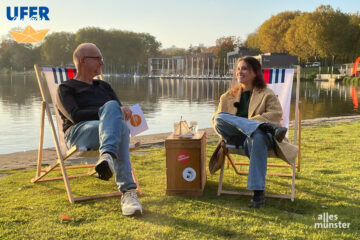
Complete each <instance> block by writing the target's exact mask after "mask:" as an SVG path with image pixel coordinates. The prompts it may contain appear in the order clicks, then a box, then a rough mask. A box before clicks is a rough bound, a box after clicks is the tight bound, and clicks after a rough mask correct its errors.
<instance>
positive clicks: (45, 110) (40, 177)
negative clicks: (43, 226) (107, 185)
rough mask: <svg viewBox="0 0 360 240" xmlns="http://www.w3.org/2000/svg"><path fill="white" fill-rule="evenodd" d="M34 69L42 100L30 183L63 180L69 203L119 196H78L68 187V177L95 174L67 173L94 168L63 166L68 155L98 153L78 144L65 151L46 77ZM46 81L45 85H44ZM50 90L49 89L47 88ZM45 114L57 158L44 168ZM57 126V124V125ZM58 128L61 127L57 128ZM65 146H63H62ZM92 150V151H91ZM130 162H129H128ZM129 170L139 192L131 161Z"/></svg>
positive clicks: (110, 194)
mask: <svg viewBox="0 0 360 240" xmlns="http://www.w3.org/2000/svg"><path fill="white" fill-rule="evenodd" d="M34 69H35V74H36V78H37V81H38V84H39V89H40V93H41V98H42V102H41V116H40V136H39V146H38V158H37V168H36V175H35V177H34V178H33V179H31V182H32V183H36V182H43V181H53V180H61V179H63V180H64V183H65V189H66V193H67V196H68V199H69V201H70V203H75V202H79V201H86V200H91V199H98V198H106V197H115V196H121V195H122V193H121V192H113V193H105V194H97V195H90V196H80V197H74V196H73V193H72V191H71V187H70V183H69V179H70V178H77V177H83V176H91V175H93V174H95V173H96V172H95V171H94V170H92V171H89V172H88V173H83V174H76V175H70V176H69V175H68V174H67V171H66V170H67V169H78V168H94V167H95V164H85V165H75V166H65V160H67V159H68V158H69V157H71V156H72V155H73V154H74V153H75V152H77V151H85V152H84V154H83V156H90V155H92V153H93V154H98V151H86V150H85V149H79V147H78V146H73V147H71V148H70V149H68V150H67V151H66V149H67V148H66V146H65V143H64V139H63V138H62V139H61V138H60V135H63V134H61V133H60V131H61V130H59V132H58V133H57V132H56V129H55V125H54V122H53V119H52V116H51V111H50V106H49V104H50V103H53V101H50V100H51V98H50V99H49V98H48V96H47V95H46V93H45V89H47V88H48V83H47V80H46V79H43V78H45V77H43V76H42V75H43V68H41V67H39V66H37V65H36V64H35V65H34ZM100 79H101V80H103V77H102V75H100ZM45 83H46V85H45ZM48 90H49V91H50V89H48ZM53 107H54V110H55V114H58V112H57V108H56V106H55V104H54V103H53ZM45 114H46V117H47V119H48V121H49V125H50V130H51V133H52V138H53V141H54V144H55V150H56V155H57V159H56V160H55V161H54V162H53V163H51V164H50V165H49V166H48V167H46V168H44V169H43V168H42V155H43V142H44V124H45ZM58 126H59V125H58ZM58 129H62V128H59V127H58ZM139 145H140V144H139V143H136V144H133V145H132V146H131V145H130V146H129V147H130V150H133V149H135V148H137V147H139ZM64 146H65V147H64ZM91 152H92V153H91ZM130 163H131V162H130ZM56 170H57V171H59V170H60V171H61V173H62V176H61V177H51V178H44V177H45V176H46V175H47V174H48V173H50V172H51V171H56ZM131 170H132V176H133V179H134V181H135V183H136V185H137V189H136V191H137V192H138V194H141V189H140V185H139V183H138V180H137V178H136V175H135V170H134V167H133V165H132V163H131Z"/></svg>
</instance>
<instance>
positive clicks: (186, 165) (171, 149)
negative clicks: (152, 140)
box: [165, 131, 206, 196]
mask: <svg viewBox="0 0 360 240" xmlns="http://www.w3.org/2000/svg"><path fill="white" fill-rule="evenodd" d="M165 150H166V178H167V181H166V183H167V188H166V194H167V195H184V196H201V195H202V194H203V191H204V188H205V184H206V159H205V157H206V133H205V132H204V131H199V132H197V133H196V134H195V135H194V136H193V137H192V138H179V137H176V136H174V135H173V134H171V135H170V136H169V137H167V138H166V140H165Z"/></svg>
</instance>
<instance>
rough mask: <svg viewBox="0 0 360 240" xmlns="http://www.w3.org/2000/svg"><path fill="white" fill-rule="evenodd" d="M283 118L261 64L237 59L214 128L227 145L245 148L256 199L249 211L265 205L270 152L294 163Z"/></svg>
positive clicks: (213, 121) (253, 198)
mask: <svg viewBox="0 0 360 240" xmlns="http://www.w3.org/2000/svg"><path fill="white" fill-rule="evenodd" d="M281 117H282V108H281V105H280V102H279V100H278V98H277V96H276V95H275V94H274V92H273V91H272V90H270V89H268V88H267V87H266V82H265V81H264V79H263V76H262V71H261V65H260V63H259V61H258V60H256V59H255V58H253V57H243V58H240V59H238V61H237V62H236V64H235V67H234V74H233V79H232V87H231V89H230V90H229V91H227V92H226V93H224V94H223V95H222V96H221V97H220V103H219V107H218V110H217V112H216V113H215V114H214V115H213V118H212V124H213V127H214V129H215V131H216V132H217V133H218V134H219V135H220V137H221V138H223V139H224V140H225V141H226V142H227V144H233V145H236V146H239V147H242V148H244V151H245V154H246V155H247V156H248V157H249V159H250V166H249V174H248V180H247V189H249V190H253V191H254V195H253V197H252V199H251V201H250V203H249V207H255V208H259V207H262V206H263V205H264V204H265V198H264V190H265V176H266V169H267V157H268V150H270V149H274V151H275V152H276V154H277V156H279V157H280V158H282V159H284V160H285V161H287V162H288V163H290V164H293V163H294V162H295V158H296V154H297V147H296V146H295V145H292V144H290V143H289V142H288V141H287V139H286V138H285V135H286V131H287V128H284V127H281V126H280V120H281ZM222 154H223V153H222ZM221 158H224V156H221Z"/></svg>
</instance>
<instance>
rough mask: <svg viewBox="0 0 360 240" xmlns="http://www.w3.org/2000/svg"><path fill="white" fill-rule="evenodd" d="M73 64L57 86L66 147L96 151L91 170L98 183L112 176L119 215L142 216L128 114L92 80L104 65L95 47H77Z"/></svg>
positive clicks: (102, 85)
mask: <svg viewBox="0 0 360 240" xmlns="http://www.w3.org/2000/svg"><path fill="white" fill-rule="evenodd" d="M73 61H74V64H75V67H76V70H77V72H76V75H75V77H74V78H73V79H70V80H69V81H66V82H64V83H62V84H61V85H60V86H59V89H58V96H57V105H58V108H59V110H60V115H61V117H62V119H63V122H64V124H63V131H64V133H65V141H66V144H67V145H68V147H71V146H74V145H77V146H79V147H80V148H86V149H89V150H90V149H99V152H100V158H99V161H98V162H97V164H96V167H95V170H96V172H97V173H98V176H99V178H100V179H102V180H108V179H109V178H111V177H112V175H113V173H115V175H116V183H117V184H118V186H119V190H120V191H121V192H122V193H123V195H122V197H121V205H122V206H121V208H122V213H123V215H134V214H142V206H141V204H140V202H139V200H138V198H137V194H136V190H135V189H136V187H137V186H136V184H135V182H134V180H133V178H132V174H131V165H130V156H129V155H130V154H129V129H128V127H127V125H126V123H125V121H127V120H128V119H130V118H131V115H132V112H131V110H130V109H129V108H128V107H124V106H122V105H121V103H120V101H119V99H118V97H117V96H116V94H115V92H114V90H113V89H112V88H111V86H110V85H109V84H108V83H106V82H104V81H100V80H94V79H93V78H94V77H96V76H98V75H99V74H101V67H102V66H103V65H104V62H103V58H102V55H101V52H100V50H99V49H98V48H97V47H96V45H94V44H92V43H83V44H80V45H79V46H78V47H77V48H76V49H75V51H74V54H73Z"/></svg>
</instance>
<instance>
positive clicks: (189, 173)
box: [182, 167, 196, 182]
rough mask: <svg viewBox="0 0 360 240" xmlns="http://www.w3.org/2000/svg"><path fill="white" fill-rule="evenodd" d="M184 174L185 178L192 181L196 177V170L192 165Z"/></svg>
mask: <svg viewBox="0 0 360 240" xmlns="http://www.w3.org/2000/svg"><path fill="white" fill-rule="evenodd" d="M182 175H183V178H184V179H185V180H186V181H188V182H192V181H194V179H195V178H196V172H195V170H194V169H193V168H191V167H188V168H185V169H184V171H183V173H182Z"/></svg>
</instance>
